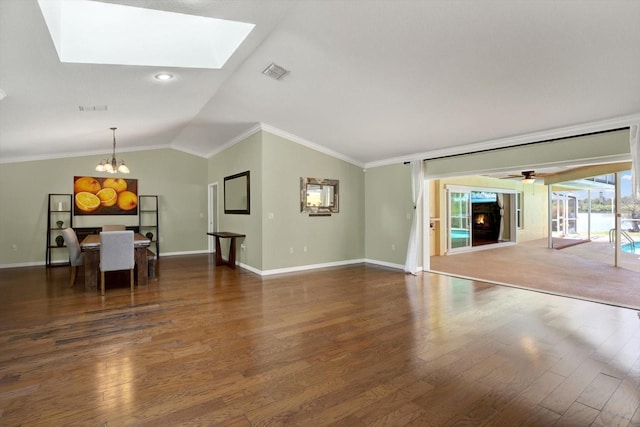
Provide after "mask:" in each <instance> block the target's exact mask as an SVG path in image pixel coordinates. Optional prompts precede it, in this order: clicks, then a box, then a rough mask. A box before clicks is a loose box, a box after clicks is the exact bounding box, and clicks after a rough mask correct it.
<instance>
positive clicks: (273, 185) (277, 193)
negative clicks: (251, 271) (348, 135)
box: [262, 132, 364, 270]
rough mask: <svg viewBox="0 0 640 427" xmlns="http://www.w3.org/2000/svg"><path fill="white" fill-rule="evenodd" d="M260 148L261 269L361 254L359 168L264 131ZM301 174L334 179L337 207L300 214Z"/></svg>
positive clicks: (335, 260)
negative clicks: (329, 212)
mask: <svg viewBox="0 0 640 427" xmlns="http://www.w3.org/2000/svg"><path fill="white" fill-rule="evenodd" d="M262 147H263V149H262V154H263V159H262V164H263V168H262V170H263V175H262V178H263V181H264V186H263V189H264V191H263V193H262V206H263V212H262V225H263V226H262V229H263V242H262V245H263V263H262V266H263V269H264V270H273V269H280V268H288V267H295V266H302V265H314V264H322V263H334V262H341V261H349V260H358V259H362V258H364V223H363V221H362V219H363V218H364V177H363V172H362V169H361V168H360V167H358V166H355V165H353V164H351V163H347V162H345V161H343V160H339V159H336V158H334V157H331V156H328V155H326V154H323V153H320V152H318V151H315V150H312V149H310V148H307V147H305V146H303V145H300V144H297V143H294V142H291V141H289V140H287V139H284V138H282V137H280V136H276V135H273V134H270V133H268V132H262ZM300 177H313V178H326V179H337V180H339V181H340V183H339V208H340V211H339V212H338V213H335V214H333V215H331V216H328V217H309V215H308V214H306V213H302V212H300ZM305 247H306V251H305Z"/></svg>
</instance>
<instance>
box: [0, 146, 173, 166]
mask: <svg viewBox="0 0 640 427" xmlns="http://www.w3.org/2000/svg"><path fill="white" fill-rule="evenodd" d="M163 148H174V147H172V146H171V145H169V144H163V145H146V146H144V147H128V148H124V149H120V148H118V153H134V152H137V151H149V150H160V149H163ZM174 149H177V148H174ZM110 154H111V152H109V151H106V150H91V151H81V152H73V153H55V154H43V155H39V156H22V157H10V158H0V164H5V163H23V162H37V161H40V160H59V159H72V158H75V157H88V156H102V157H103V158H104V157H105V156H108V155H110Z"/></svg>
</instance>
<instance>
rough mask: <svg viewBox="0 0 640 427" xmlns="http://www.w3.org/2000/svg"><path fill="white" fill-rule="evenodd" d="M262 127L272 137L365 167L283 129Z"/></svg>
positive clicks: (354, 160)
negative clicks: (278, 137)
mask: <svg viewBox="0 0 640 427" xmlns="http://www.w3.org/2000/svg"><path fill="white" fill-rule="evenodd" d="M260 125H261V128H262V130H263V131H265V132H269V133H270V134H272V135H276V136H280V137H282V138H285V139H288V140H289V141H291V142H295V143H296V144H300V145H303V146H305V147H307V148H310V149H312V150H315V151H319V152H320V153H323V154H326V155H328V156H331V157H334V158H336V159H339V160H343V161H345V162H347V163H351V164H352V165H355V166H358V167H361V168H362V167H364V163H362V162H359V161H358V160H356V159H353V158H351V157H349V156H346V155H344V154H342V153H338V152H337V151H333V150H331V149H329V148H326V147H323V146H322V145H319V144H316V143H315V142H311V141H309V140H307V139H304V138H301V137H299V136H296V135H294V134H292V133H289V132H286V131H283V130H282V129H278V128H276V127H274V126H271V125H268V124H266V123H260Z"/></svg>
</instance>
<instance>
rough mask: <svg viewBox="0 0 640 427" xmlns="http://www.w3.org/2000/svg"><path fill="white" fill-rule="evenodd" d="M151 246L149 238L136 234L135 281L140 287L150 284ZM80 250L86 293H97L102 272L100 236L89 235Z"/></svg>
mask: <svg viewBox="0 0 640 427" xmlns="http://www.w3.org/2000/svg"><path fill="white" fill-rule="evenodd" d="M150 244H151V240H150V239H149V238H148V237H146V236H144V235H142V234H140V233H134V235H133V247H134V252H135V255H134V257H135V265H136V268H137V272H136V278H135V279H136V282H137V284H138V286H141V285H142V286H144V285H147V284H148V283H149V272H148V266H149V264H148V259H147V250H148V248H149V245H150ZM80 249H81V250H82V253H84V290H85V292H95V291H97V289H98V277H99V272H100V235H99V234H89V235H88V236H87V237H85V238H84V239H83V240H82V242H80Z"/></svg>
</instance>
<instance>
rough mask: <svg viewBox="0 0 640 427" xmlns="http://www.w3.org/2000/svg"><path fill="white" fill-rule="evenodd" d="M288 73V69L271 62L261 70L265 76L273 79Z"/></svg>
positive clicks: (278, 78)
mask: <svg viewBox="0 0 640 427" xmlns="http://www.w3.org/2000/svg"><path fill="white" fill-rule="evenodd" d="M288 73H289V70H285V69H284V68H282V67H281V66H279V65H277V64H275V63H273V62H272V63H271V64H269V65H268V66H267V68H265V69H264V70H262V74H264V75H265V76H269V77H271V78H272V79H274V80H280V79H281V78H283V77H284V76H285V75H287V74H288Z"/></svg>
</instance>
